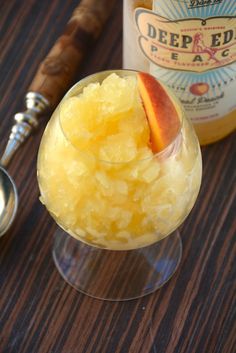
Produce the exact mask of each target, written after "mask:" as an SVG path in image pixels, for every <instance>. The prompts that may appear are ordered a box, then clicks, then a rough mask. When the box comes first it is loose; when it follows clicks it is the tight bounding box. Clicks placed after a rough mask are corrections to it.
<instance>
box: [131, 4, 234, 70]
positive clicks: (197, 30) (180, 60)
mask: <svg viewBox="0 0 236 353" xmlns="http://www.w3.org/2000/svg"><path fill="white" fill-rule="evenodd" d="M135 21H136V25H137V28H138V30H139V33H140V35H139V45H140V48H141V50H142V52H143V53H144V55H146V57H147V58H148V59H149V60H150V61H152V62H153V63H154V64H156V65H159V66H161V67H164V68H169V69H176V70H183V71H192V72H204V71H208V70H212V69H215V68H217V67H222V66H224V65H229V64H231V63H233V62H234V61H236V16H235V17H223V18H222V17H212V18H211V17H210V18H207V19H197V18H196V19H194V18H191V19H182V20H177V21H173V20H168V18H164V17H161V16H158V15H157V14H155V13H153V12H152V11H149V10H144V9H140V8H138V9H136V11H135Z"/></svg>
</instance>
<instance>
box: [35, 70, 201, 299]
mask: <svg viewBox="0 0 236 353" xmlns="http://www.w3.org/2000/svg"><path fill="white" fill-rule="evenodd" d="M116 81H117V82H118V83H117V82H116ZM136 82H137V72H135V71H128V70H116V71H104V72H100V73H96V74H93V75H91V76H88V77H86V78H85V79H83V80H81V81H80V82H78V83H77V84H75V85H74V86H73V87H72V88H71V89H70V90H69V92H68V93H67V94H66V95H65V97H64V98H63V100H62V101H61V103H60V104H59V106H58V107H57V109H56V110H55V112H54V113H53V115H52V118H51V120H50V121H49V123H48V125H47V127H46V129H45V132H44V135H43V137H42V141H41V144H40V149H39V154H38V164H37V171H38V182H39V188H40V192H41V196H40V199H41V202H42V203H43V204H45V206H46V208H47V209H48V211H49V212H50V214H51V216H52V217H53V218H54V219H55V221H56V222H57V224H58V225H59V227H58V229H57V231H56V234H55V238H54V245H53V258H54V261H55V264H56V266H57V269H58V270H59V272H60V274H61V275H62V276H63V278H64V279H65V280H66V281H67V282H68V283H69V284H70V285H72V286H73V287H74V288H76V289H77V290H79V291H80V292H83V293H85V294H87V295H89V296H92V297H95V298H100V299H105V300H128V299H133V298H138V297H141V296H144V295H146V294H149V293H152V292H153V291H155V290H156V289H158V288H160V287H161V286H162V285H163V284H164V283H166V282H167V281H168V280H169V279H170V278H171V276H172V275H173V274H174V272H175V271H176V269H177V267H178V265H179V262H180V259H181V255H182V242H181V238H180V236H179V233H178V231H177V230H176V229H177V228H178V226H179V225H180V224H181V223H182V222H183V221H184V219H185V218H186V217H187V215H188V214H189V212H190V211H191V209H192V207H193V206H194V203H195V201H196V198H197V195H198V192H199V188H200V183H201V173H202V162H201V152H200V148H199V143H198V140H197V137H196V135H195V132H194V129H193V127H192V125H191V123H190V121H189V120H188V119H187V118H186V116H185V114H184V111H183V110H182V107H181V105H180V103H179V102H178V101H177V100H176V98H175V97H174V95H173V94H172V92H170V91H169V89H167V88H166V90H167V92H168V95H169V97H170V99H171V101H172V102H173V104H174V105H175V108H176V110H177V112H178V116H179V119H180V128H179V130H178V132H177V133H176V135H175V136H174V138H173V139H172V140H171V141H170V143H169V144H168V145H167V146H166V147H165V148H164V149H163V150H161V151H160V152H158V153H154V152H153V151H152V150H151V148H150V145H148V143H147V141H148V139H149V137H148V136H147V134H148V131H149V127H148V123H147V121H146V119H145V118H144V115H145V111H144V109H143V106H142V104H141V103H140V98H139V97H137V95H138V91H137V88H136V86H137V83H136ZM116 85H117V86H116ZM127 85H128V88H126V86H127ZM124 87H125V88H124ZM127 90H128V91H127ZM101 92H102V93H101ZM81 97H82V98H83V99H84V100H83V101H82V102H81ZM144 120H145V121H144ZM140 136H141V137H140ZM143 141H145V143H143Z"/></svg>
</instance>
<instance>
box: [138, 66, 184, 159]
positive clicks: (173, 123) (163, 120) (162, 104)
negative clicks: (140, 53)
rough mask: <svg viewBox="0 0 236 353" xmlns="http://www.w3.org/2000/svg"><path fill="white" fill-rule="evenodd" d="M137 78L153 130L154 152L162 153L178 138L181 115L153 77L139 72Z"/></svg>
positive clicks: (151, 136)
mask: <svg viewBox="0 0 236 353" xmlns="http://www.w3.org/2000/svg"><path fill="white" fill-rule="evenodd" d="M137 76H138V90H139V94H140V96H141V99H142V101H143V105H144V109H145V111H146V115H147V119H148V122H149V126H150V130H151V135H150V138H151V141H150V142H151V147H152V151H153V152H154V153H156V152H160V151H161V150H163V149H164V148H165V147H167V146H168V145H169V144H170V143H171V142H172V141H173V140H174V139H175V137H176V136H177V134H178V132H179V129H180V119H179V115H178V112H177V110H176V108H175V105H174V103H173V101H172V99H171V98H170V95H169V94H168V92H167V91H166V89H165V88H164V87H163V86H162V85H161V84H160V83H159V82H158V81H157V80H156V79H155V78H154V77H153V76H151V75H149V74H148V73H145V72H139V73H138V75H137Z"/></svg>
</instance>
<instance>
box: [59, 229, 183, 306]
mask: <svg viewBox="0 0 236 353" xmlns="http://www.w3.org/2000/svg"><path fill="white" fill-rule="evenodd" d="M181 256H182V241H181V238H180V235H179V233H178V231H175V232H174V233H172V234H171V235H169V236H168V237H166V238H165V239H163V240H161V241H159V242H157V243H155V244H153V245H150V246H147V247H145V248H140V249H135V250H128V251H113V250H103V249H99V248H95V247H91V246H88V245H86V244H84V243H81V242H80V241H78V240H76V239H74V238H73V237H71V236H70V235H68V234H67V233H65V232H64V231H63V230H61V229H59V228H58V230H57V231H56V234H55V241H54V246H53V259H54V262H55V264H56V267H57V269H58V271H59V272H60V274H61V275H62V277H63V278H64V279H65V281H66V282H68V283H69V284H70V285H71V286H73V287H74V288H75V289H77V290H78V291H80V292H82V293H84V294H87V295H89V296H91V297H94V298H97V299H103V300H114V301H121V300H130V299H135V298H139V297H142V296H145V295H147V294H150V293H152V292H154V291H155V290H157V289H158V288H160V287H162V286H163V285H164V284H165V283H166V282H167V281H168V280H169V279H170V278H171V277H172V276H173V274H174V273H175V271H176V269H177V267H178V265H179V263H180V260H181Z"/></svg>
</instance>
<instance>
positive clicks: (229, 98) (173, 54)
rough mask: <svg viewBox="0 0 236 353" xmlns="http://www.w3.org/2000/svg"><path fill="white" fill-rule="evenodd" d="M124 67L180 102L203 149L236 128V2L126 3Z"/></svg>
mask: <svg viewBox="0 0 236 353" xmlns="http://www.w3.org/2000/svg"><path fill="white" fill-rule="evenodd" d="M123 18H124V31H123V33H124V38H123V66H124V68H126V69H135V70H139V71H148V72H150V73H151V74H153V75H154V76H156V77H157V78H158V79H160V80H163V81H164V83H166V84H167V85H168V86H169V87H170V88H171V89H172V90H173V91H174V92H175V93H176V95H177V96H178V97H179V99H180V101H181V102H182V104H183V106H184V108H185V111H186V113H187V115H188V116H189V117H190V118H191V119H192V122H193V124H194V127H195V130H196V132H197V135H198V138H199V141H200V143H201V145H205V144H209V143H213V142H215V141H217V140H220V139H222V138H223V137H225V136H226V135H228V134H229V133H230V132H232V131H233V130H235V129H236V0H230V1H229V0H124V17H123Z"/></svg>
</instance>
